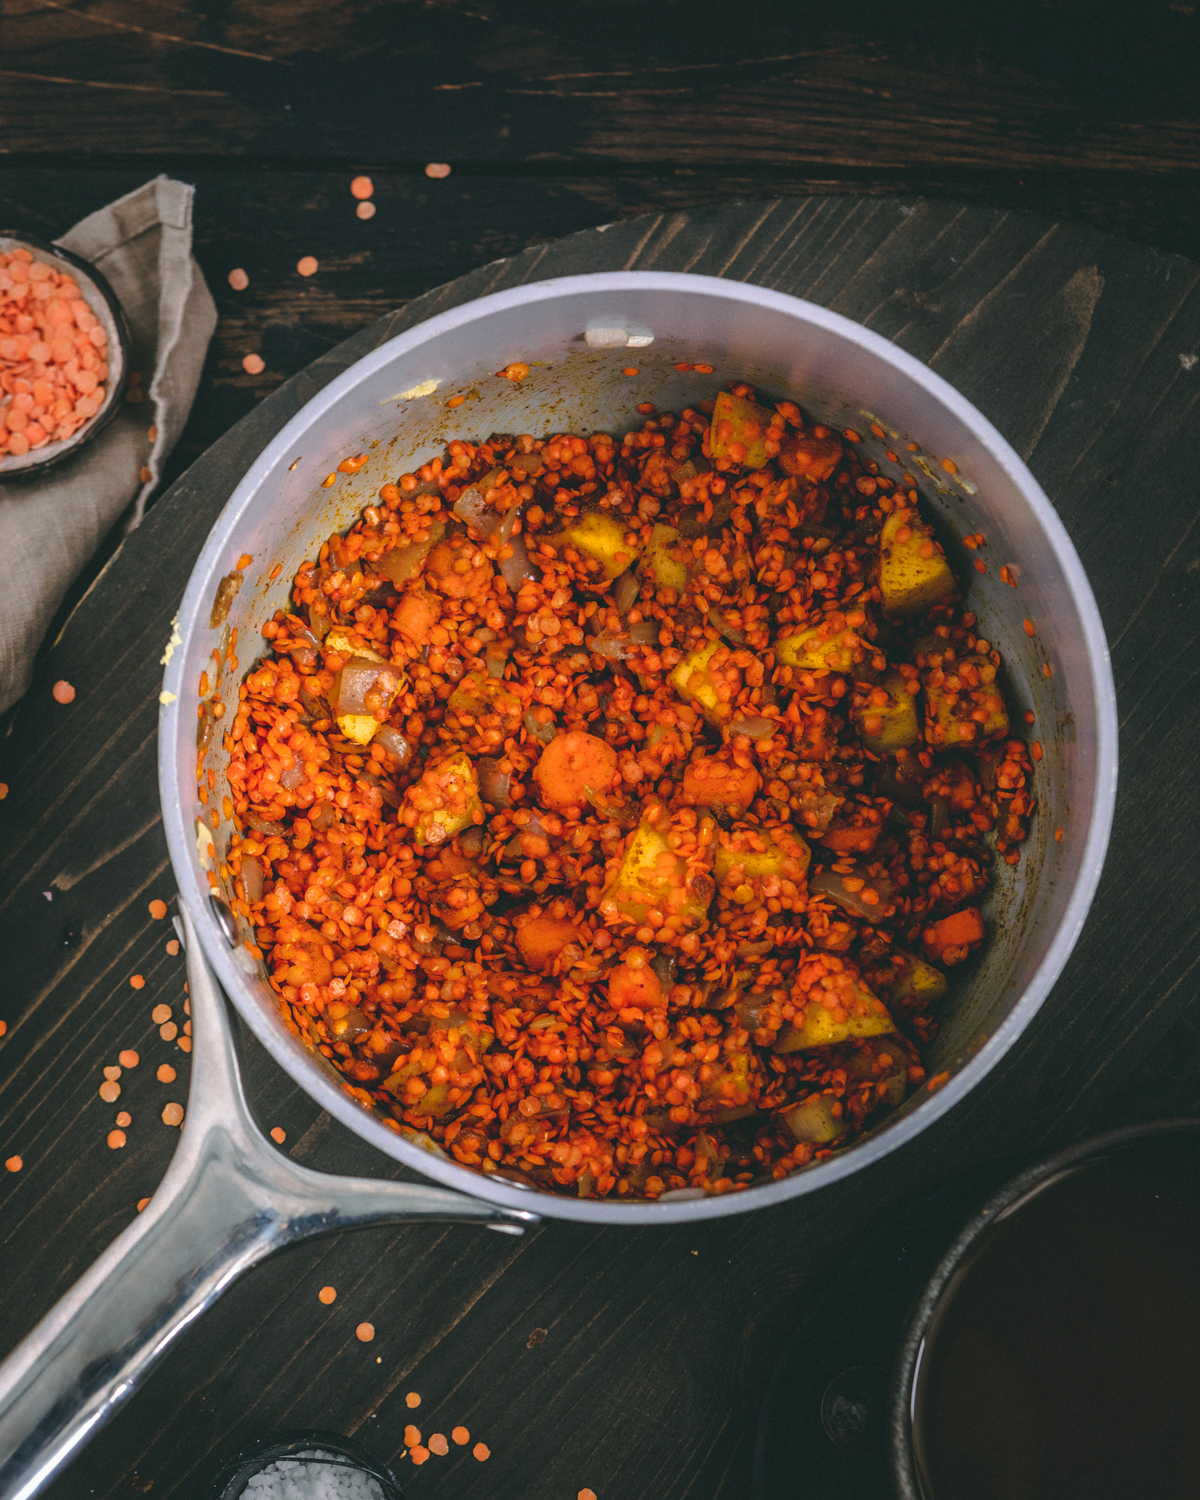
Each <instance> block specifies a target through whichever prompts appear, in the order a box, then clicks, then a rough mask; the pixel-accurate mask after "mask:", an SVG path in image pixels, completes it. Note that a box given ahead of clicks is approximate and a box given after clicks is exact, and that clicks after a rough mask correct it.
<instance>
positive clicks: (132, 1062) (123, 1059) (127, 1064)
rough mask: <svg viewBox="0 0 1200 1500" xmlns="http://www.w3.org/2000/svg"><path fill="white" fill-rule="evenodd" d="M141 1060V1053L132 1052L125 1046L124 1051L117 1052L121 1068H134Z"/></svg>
mask: <svg viewBox="0 0 1200 1500" xmlns="http://www.w3.org/2000/svg"><path fill="white" fill-rule="evenodd" d="M141 1060H142V1059H141V1054H140V1053H137V1052H134V1051H133V1049H132V1048H126V1050H125V1051H124V1052H118V1053H117V1061H118V1062H119V1063H120V1064H121V1066H122V1067H123V1068H136V1067H137V1065H138V1063H140V1062H141Z"/></svg>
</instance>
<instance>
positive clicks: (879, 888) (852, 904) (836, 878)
mask: <svg viewBox="0 0 1200 1500" xmlns="http://www.w3.org/2000/svg"><path fill="white" fill-rule="evenodd" d="M847 880H855V881H858V880H861V881H862V885H861V886H859V888H858V890H855V891H848V890H847V889H846V886H845V882H846V881H847ZM808 889H809V891H810V893H811V894H812V895H814V896H828V897H829V899H830V900H831V901H836V902H837V904H838V905H839V906H842V907H845V909H846V910H847V911H849V912H853V913H854V915H855V916H856V917H867V918H868V919H878V918H879V917H882V916H883V914H884V913H885V912H886V911H888V910H890V908H891V906H892V904H893V902H894V900H895V895H896V889H895V887H894V886H893V885H892V882H891V881H890V880H889V879H888V878H887V876H886V875H880V876H875V875H867V874H865V873H864V872H863V871H861V870H856V871H855V872H854V874H853V875H839V874H838V873H837V871H836V870H822V871H821V873H820V874H819V875H814V876H813V878H812V879H811V880H810V881H809V882H808ZM867 891H873V892H874V893H875V895H876V896H877V897H878V898H879V899H878V900H877V901H873V902H872V901H864V900H863V895H864V893H865V892H867Z"/></svg>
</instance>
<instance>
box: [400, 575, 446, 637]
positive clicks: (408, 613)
mask: <svg viewBox="0 0 1200 1500" xmlns="http://www.w3.org/2000/svg"><path fill="white" fill-rule="evenodd" d="M441 616H442V604H441V600H440V599H438V597H437V595H436V594H427V593H425V592H424V591H423V590H421V589H416V590H414V591H413V592H412V593H410V594H405V596H404V598H403V599H401V601H400V603H399V604H398V605H397V606H396V613H395V615H394V616H393V618H394V620H395V622H396V629H397V630H398V631H399V632H400V634H401V635H406V636H407V637H408V638H409V640H410V641H412V642H413V644H414V645H417V646H425V645H428V643H429V632H430V631H431V630H432V629H433V627H434V626H435V625H436V624H437V622H438V621H439V620H440V619H441Z"/></svg>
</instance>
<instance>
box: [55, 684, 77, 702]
mask: <svg viewBox="0 0 1200 1500" xmlns="http://www.w3.org/2000/svg"><path fill="white" fill-rule="evenodd" d="M50 696H51V697H52V698H53V699H54V701H55V703H74V702H75V689H74V688H73V687H72V686H71V684H70V683H69V682H56V683H55V684H54V686H53V687H52V688H51V689H50Z"/></svg>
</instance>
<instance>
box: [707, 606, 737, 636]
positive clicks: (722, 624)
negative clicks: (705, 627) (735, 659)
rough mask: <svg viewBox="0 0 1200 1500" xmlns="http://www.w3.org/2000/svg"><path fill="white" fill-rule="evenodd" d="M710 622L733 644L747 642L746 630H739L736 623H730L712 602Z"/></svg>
mask: <svg viewBox="0 0 1200 1500" xmlns="http://www.w3.org/2000/svg"><path fill="white" fill-rule="evenodd" d="M708 623H709V624H710V625H711V626H713V628H714V629H716V630H719V631H720V632H721V634H722V635H723V636H724V637H725V639H726V640H727V641H728V642H729V644H730V645H731V646H744V645H745V644H746V632H745V631H744V630H739V629H738V627H737V626H736V625H730V624H729V622H728V621H727V620H726V619H725V616H724V615H723V614H722V613H721V611H720V610H719V609H718V608H717V606H716V605H715V604H710V605H709V607H708Z"/></svg>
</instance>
